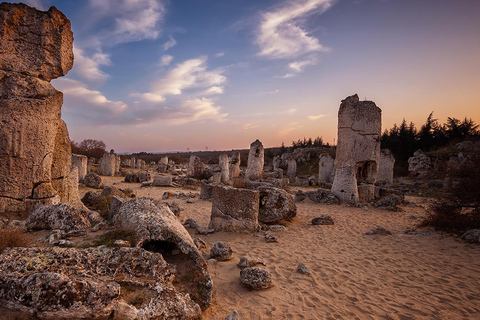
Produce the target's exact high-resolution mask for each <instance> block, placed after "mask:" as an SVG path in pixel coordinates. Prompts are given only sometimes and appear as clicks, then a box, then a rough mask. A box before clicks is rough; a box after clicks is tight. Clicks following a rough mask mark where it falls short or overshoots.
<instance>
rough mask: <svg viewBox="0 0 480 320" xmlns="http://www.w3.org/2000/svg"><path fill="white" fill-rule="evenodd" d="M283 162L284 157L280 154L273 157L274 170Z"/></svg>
mask: <svg viewBox="0 0 480 320" xmlns="http://www.w3.org/2000/svg"><path fill="white" fill-rule="evenodd" d="M281 163H282V158H281V157H280V156H275V157H273V171H277V169H279V168H280V164H281Z"/></svg>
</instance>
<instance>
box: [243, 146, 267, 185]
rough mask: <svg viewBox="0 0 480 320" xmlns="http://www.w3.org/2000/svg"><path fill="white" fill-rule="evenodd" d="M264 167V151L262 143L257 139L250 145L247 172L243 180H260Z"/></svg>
mask: <svg viewBox="0 0 480 320" xmlns="http://www.w3.org/2000/svg"><path fill="white" fill-rule="evenodd" d="M263 165H264V150H263V145H262V143H261V142H260V141H259V140H258V139H257V140H255V141H254V142H252V144H251V145H250V151H249V153H248V163H247V170H246V171H245V179H247V180H258V179H261V178H262V174H263Z"/></svg>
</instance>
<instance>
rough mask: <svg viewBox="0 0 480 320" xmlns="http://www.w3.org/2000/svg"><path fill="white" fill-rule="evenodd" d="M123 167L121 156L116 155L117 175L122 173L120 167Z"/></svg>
mask: <svg viewBox="0 0 480 320" xmlns="http://www.w3.org/2000/svg"><path fill="white" fill-rule="evenodd" d="M121 166H122V158H120V156H119V155H115V174H119V173H120V167H121Z"/></svg>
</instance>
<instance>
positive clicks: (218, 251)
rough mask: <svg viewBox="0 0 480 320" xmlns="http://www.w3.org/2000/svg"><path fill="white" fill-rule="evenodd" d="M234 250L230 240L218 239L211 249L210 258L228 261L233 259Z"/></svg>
mask: <svg viewBox="0 0 480 320" xmlns="http://www.w3.org/2000/svg"><path fill="white" fill-rule="evenodd" d="M232 254H233V250H232V248H231V247H230V244H228V242H224V241H217V242H215V243H214V244H213V246H212V248H211V249H210V259H215V260H217V261H227V260H230V259H232Z"/></svg>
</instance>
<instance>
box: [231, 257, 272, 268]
mask: <svg viewBox="0 0 480 320" xmlns="http://www.w3.org/2000/svg"><path fill="white" fill-rule="evenodd" d="M257 264H261V265H263V266H266V264H265V262H263V261H262V260H261V259H259V258H255V257H241V258H240V261H239V262H238V263H237V267H239V268H240V269H244V268H250V267H253V266H256V265H257Z"/></svg>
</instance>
